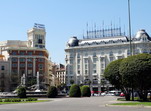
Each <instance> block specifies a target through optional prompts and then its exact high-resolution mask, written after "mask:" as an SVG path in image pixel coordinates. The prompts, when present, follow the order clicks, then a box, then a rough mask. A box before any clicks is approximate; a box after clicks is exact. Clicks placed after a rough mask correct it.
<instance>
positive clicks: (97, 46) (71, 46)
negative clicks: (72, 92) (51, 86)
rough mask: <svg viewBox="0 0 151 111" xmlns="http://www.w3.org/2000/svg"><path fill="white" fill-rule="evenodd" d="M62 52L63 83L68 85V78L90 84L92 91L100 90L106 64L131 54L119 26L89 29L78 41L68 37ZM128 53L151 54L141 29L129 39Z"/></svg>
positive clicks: (150, 38)
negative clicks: (96, 29) (63, 54)
mask: <svg viewBox="0 0 151 111" xmlns="http://www.w3.org/2000/svg"><path fill="white" fill-rule="evenodd" d="M65 52H66V58H65V60H66V85H67V86H71V80H72V81H74V83H76V84H87V85H90V86H91V90H94V91H101V87H102V85H103V83H102V80H104V78H103V73H104V70H105V68H106V66H107V65H108V64H109V63H110V62H111V61H114V60H117V59H121V58H126V57H128V56H130V54H131V53H130V42H129V39H128V37H127V36H125V34H124V33H121V30H120V28H116V29H108V30H98V31H89V32H87V36H86V37H84V38H83V39H80V40H79V39H77V37H71V38H70V39H69V41H68V42H67V46H66V49H65ZM132 53H133V54H139V53H151V37H150V36H149V35H148V34H147V32H146V31H145V30H139V31H138V32H137V33H136V35H135V37H133V38H132ZM106 85H109V84H106ZM110 87H111V86H110Z"/></svg>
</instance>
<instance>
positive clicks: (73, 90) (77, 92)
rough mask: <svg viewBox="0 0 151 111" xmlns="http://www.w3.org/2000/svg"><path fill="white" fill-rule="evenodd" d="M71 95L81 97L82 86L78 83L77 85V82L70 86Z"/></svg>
mask: <svg viewBox="0 0 151 111" xmlns="http://www.w3.org/2000/svg"><path fill="white" fill-rule="evenodd" d="M69 96H70V97H81V90H80V87H79V86H78V85H76V84H73V85H72V86H71V87H70V91H69Z"/></svg>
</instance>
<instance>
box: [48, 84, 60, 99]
mask: <svg viewBox="0 0 151 111" xmlns="http://www.w3.org/2000/svg"><path fill="white" fill-rule="evenodd" d="M57 95H58V91H57V88H56V87H55V86H50V87H49V88H48V91H47V96H48V98H55V97H56V96H57Z"/></svg>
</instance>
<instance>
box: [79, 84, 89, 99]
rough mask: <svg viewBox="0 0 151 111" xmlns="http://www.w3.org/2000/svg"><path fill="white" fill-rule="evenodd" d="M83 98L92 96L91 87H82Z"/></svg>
mask: <svg viewBox="0 0 151 111" xmlns="http://www.w3.org/2000/svg"><path fill="white" fill-rule="evenodd" d="M81 96H83V97H90V96H91V91H90V87H89V86H86V85H84V86H82V87H81Z"/></svg>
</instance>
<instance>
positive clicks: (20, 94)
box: [17, 86, 26, 98]
mask: <svg viewBox="0 0 151 111" xmlns="http://www.w3.org/2000/svg"><path fill="white" fill-rule="evenodd" d="M17 96H18V97H19V98H26V88H25V87H22V86H19V87H18V89H17Z"/></svg>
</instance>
